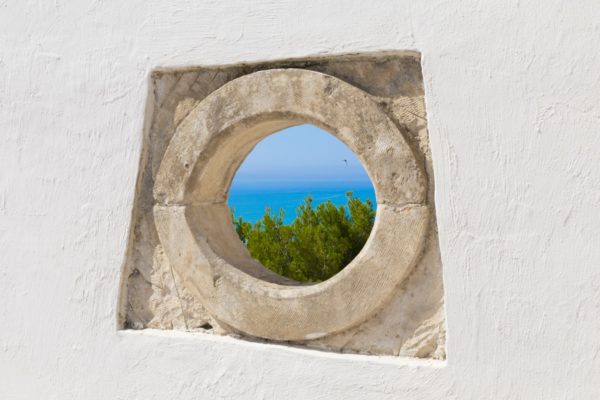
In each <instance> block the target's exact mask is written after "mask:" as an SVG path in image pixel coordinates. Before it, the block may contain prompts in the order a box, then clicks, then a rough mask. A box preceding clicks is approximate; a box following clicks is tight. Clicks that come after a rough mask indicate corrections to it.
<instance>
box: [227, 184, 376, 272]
mask: <svg viewBox="0 0 600 400" xmlns="http://www.w3.org/2000/svg"><path fill="white" fill-rule="evenodd" d="M346 197H347V207H344V206H339V207H336V206H335V205H334V204H333V203H332V202H331V201H327V202H325V203H321V204H319V205H317V206H316V207H314V206H313V199H312V197H310V196H309V197H307V198H306V199H305V201H304V203H303V204H301V205H300V206H299V207H298V212H297V216H296V219H295V220H294V221H293V222H292V224H291V225H285V224H284V223H283V220H284V217H285V214H284V211H283V210H280V211H279V213H278V214H272V213H271V210H270V209H266V210H265V214H264V215H263V217H262V218H261V219H260V220H259V221H257V222H256V223H254V224H250V223H249V222H247V221H244V220H243V218H242V217H238V218H237V219H236V218H235V217H234V218H233V221H234V226H235V230H236V232H237V234H238V236H239V237H240V240H241V241H242V242H243V243H244V244H245V245H246V247H247V248H248V251H249V252H250V254H251V255H252V257H254V258H255V259H257V260H258V261H260V262H261V263H262V264H263V265H264V266H265V267H267V268H269V269H270V270H272V271H274V272H276V273H278V274H280V275H283V276H286V277H288V278H292V279H295V280H298V281H301V282H320V281H323V280H326V279H328V278H330V277H332V276H333V275H335V274H336V273H338V272H339V271H341V270H342V269H343V268H344V267H345V266H346V265H347V264H348V263H350V261H352V259H353V258H354V257H356V255H357V254H358V253H359V252H360V250H361V249H362V247H363V246H364V244H365V242H366V240H367V239H368V237H369V234H370V232H371V229H372V227H373V222H374V219H375V210H374V207H373V203H372V202H371V201H369V200H366V201H364V202H363V201H361V200H360V199H357V198H355V197H353V195H352V193H351V192H348V193H346ZM234 214H235V211H234V210H232V215H234Z"/></svg>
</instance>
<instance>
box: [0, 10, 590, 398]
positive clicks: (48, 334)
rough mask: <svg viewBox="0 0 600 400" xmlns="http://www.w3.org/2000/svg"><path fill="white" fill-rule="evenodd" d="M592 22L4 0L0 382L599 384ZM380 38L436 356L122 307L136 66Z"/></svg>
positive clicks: (409, 392) (111, 392) (137, 138)
mask: <svg viewBox="0 0 600 400" xmlns="http://www.w3.org/2000/svg"><path fill="white" fill-rule="evenodd" d="M599 39H600V3H598V1H597V0H589V1H585V0H578V1H572V2H565V1H562V0H560V1H559V0H537V1H534V0H531V1H489V2H484V1H466V2H461V3H459V2H448V1H398V0H386V1H381V2H378V3H377V4H369V3H368V2H358V1H347V0H346V1H341V0H340V1H329V2H305V1H275V0H260V1H249V2H244V1H241V0H238V1H231V2H224V1H204V2H196V1H179V2H165V1H148V0H132V1H118V2H117V1H112V2H111V1H71V2H66V1H32V0H8V1H0V132H1V136H0V138H1V142H0V250H1V255H0V398H1V399H11V400H12V399H212V398H224V399H237V398H243V399H353V398H356V399H398V398H410V399H577V400H582V399H598V398H600V51H598V49H599V47H598V46H600V44H599V43H600V40H599ZM396 49H414V50H419V51H421V52H422V55H423V71H424V81H425V87H426V101H427V110H428V119H429V129H430V138H431V145H432V150H433V158H434V167H435V173H436V176H435V179H436V188H437V193H436V202H437V212H438V226H439V230H440V240H441V252H442V257H443V265H444V279H445V281H444V283H445V292H446V306H447V323H448V342H447V352H448V360H447V362H445V363H439V362H438V363H432V364H430V363H428V362H425V361H414V360H406V359H394V358H377V357H367V356H350V355H338V354H327V353H319V352H313V351H306V350H301V349H291V348H285V347H282V346H275V345H261V344H253V343H244V342H239V341H235V340H233V339H229V338H221V337H215V336H206V335H193V334H185V333H178V332H152V331H145V332H139V331H137V332H119V331H117V329H116V315H115V313H116V310H117V299H118V289H119V279H120V269H121V265H122V262H123V256H124V251H125V247H126V238H127V229H128V224H129V221H130V212H131V207H132V202H133V195H134V184H135V181H136V174H137V166H138V162H139V155H140V149H141V138H142V130H143V124H144V107H145V104H146V96H147V91H148V76H149V72H150V71H151V70H152V69H153V68H156V67H169V66H186V65H198V64H205V65H210V64H226V63H237V62H241V61H256V60H267V59H278V58H286V57H295V56H306V55H313V54H337V53H346V52H357V51H378V50H396Z"/></svg>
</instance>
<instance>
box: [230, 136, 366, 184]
mask: <svg viewBox="0 0 600 400" xmlns="http://www.w3.org/2000/svg"><path fill="white" fill-rule="evenodd" d="M344 160H346V161H347V163H346V162H345V161H344ZM257 182H263V183H264V182H273V183H275V182H277V183H282V184H286V183H299V182H312V183H318V182H323V183H333V182H364V183H367V184H370V180H369V177H368V175H367V173H366V171H365V170H364V168H363V166H362V164H361V162H360V161H359V160H358V158H357V157H356V156H355V155H354V153H353V152H352V151H351V150H350V149H349V148H348V147H347V146H346V145H345V144H343V143H342V142H341V141H340V140H338V139H337V138H335V137H334V136H333V135H331V134H330V133H328V132H326V131H324V130H322V129H320V128H317V127H315V126H313V125H299V126H294V127H291V128H287V129H284V130H281V131H279V132H277V133H275V134H273V135H271V136H269V137H267V138H265V139H263V140H262V141H261V142H260V143H259V144H258V145H257V146H256V147H255V148H254V150H252V152H251V153H250V154H249V155H248V157H247V158H246V160H244V162H243V164H242V165H241V166H240V169H239V170H238V172H237V174H236V176H235V178H234V181H233V185H234V186H238V185H248V184H253V183H257Z"/></svg>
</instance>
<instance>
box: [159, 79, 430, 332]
mask: <svg viewBox="0 0 600 400" xmlns="http://www.w3.org/2000/svg"><path fill="white" fill-rule="evenodd" d="M305 123H310V124H313V125H315V126H318V127H321V128H323V129H325V130H327V131H328V132H331V133H332V134H333V135H335V136H336V137H337V138H338V139H339V140H341V141H342V142H343V143H345V144H346V145H347V146H348V147H349V148H350V149H351V150H352V151H353V152H354V153H355V154H356V155H357V156H358V158H359V159H360V161H361V162H362V164H363V165H364V166H365V168H366V170H367V172H368V174H369V176H370V177H371V180H372V182H373V184H374V188H375V192H376V198H377V214H376V218H375V223H374V227H373V231H372V233H371V235H370V237H369V239H368V240H367V242H366V244H365V246H364V248H363V249H362V251H361V252H360V253H359V254H358V256H356V257H355V258H354V259H353V260H352V262H351V263H350V264H349V265H347V266H346V267H345V268H344V269H343V270H342V271H341V272H339V273H338V274H336V275H335V276H333V277H332V278H330V279H328V280H326V281H323V282H320V283H317V284H313V285H298V283H297V282H296V281H294V280H291V279H287V278H284V277H282V276H280V275H278V274H276V273H274V272H272V271H271V270H269V269H267V268H265V267H263V266H262V265H261V264H260V263H259V262H257V261H256V260H255V259H253V258H252V257H251V256H250V254H249V253H248V251H247V249H246V248H245V246H244V245H243V244H242V242H241V241H240V240H239V238H238V234H237V233H236V231H235V229H234V227H233V223H232V219H231V213H230V211H229V207H228V205H227V194H228V192H229V189H230V185H231V182H232V179H233V177H234V174H235V172H236V171H237V170H238V168H239V167H240V165H241V163H242V162H243V160H244V159H245V158H246V156H247V155H248V154H249V153H250V151H251V150H252V149H253V148H254V147H255V146H256V144H257V143H258V142H259V141H260V140H261V139H263V138H265V137H267V136H269V135H271V134H272V133H274V132H276V131H278V130H281V129H284V128H287V127H291V126H296V125H299V124H305ZM424 176H425V175H424V173H423V172H422V170H421V169H420V167H419V164H418V163H417V161H416V160H415V157H414V154H413V152H412V150H411V148H410V146H409V145H408V144H407V143H406V141H405V139H404V138H403V136H402V134H401V133H400V132H399V130H398V128H397V127H396V126H395V125H394V123H393V122H392V121H391V120H390V119H389V118H388V117H387V115H386V114H385V113H384V112H383V111H382V110H381V109H380V107H379V105H378V104H377V103H376V101H374V100H373V98H372V97H371V96H369V95H368V94H366V93H365V92H363V91H361V90H359V89H357V88H355V87H353V86H351V85H349V84H347V83H345V82H343V81H341V80H339V79H336V78H333V77H331V76H328V75H325V74H321V73H317V72H312V71H306V70H295V69H286V70H277V69H276V70H267V71H262V72H256V73H253V74H250V75H246V76H243V77H241V78H238V79H235V80H232V81H230V82H229V83H227V84H225V85H224V86H222V87H221V88H220V89H218V90H216V91H214V92H213V93H211V94H210V95H209V96H207V97H206V98H205V99H204V100H203V101H202V102H200V103H199V104H198V105H196V106H195V107H194V108H193V109H192V110H191V111H190V112H189V114H188V115H187V117H186V118H185V119H184V120H183V121H182V122H181V123H180V124H179V126H178V128H177V131H176V132H175V135H174V136H173V138H172V139H171V142H170V143H169V146H168V148H167V150H166V153H165V155H164V158H163V160H162V162H161V165H160V168H159V170H158V174H157V177H156V181H155V185H154V197H155V201H156V205H155V206H154V218H155V223H156V227H157V231H158V235H159V239H160V242H161V244H162V245H163V247H164V249H165V253H166V255H167V257H168V259H169V262H170V264H171V266H172V268H173V270H174V271H175V273H177V274H178V275H179V276H180V278H181V281H182V282H184V284H185V285H186V287H187V289H189V291H190V292H191V293H192V294H193V295H194V296H196V297H197V299H198V300H199V301H200V302H201V303H202V304H203V305H204V307H205V308H206V309H207V310H208V312H210V314H211V315H212V316H213V317H214V318H215V319H217V320H218V321H219V322H221V323H223V324H226V325H228V326H230V327H232V328H233V329H235V330H238V331H240V332H243V333H245V334H248V335H252V336H258V337H262V338H268V339H275V340H304V339H314V338H317V337H322V336H326V335H328V334H331V333H334V332H339V331H341V330H344V329H347V328H350V327H352V326H355V325H357V324H359V323H361V322H363V321H364V320H366V319H367V318H368V317H370V316H372V315H373V313H374V312H375V311H377V310H378V309H379V308H380V307H381V306H382V305H384V304H385V303H386V302H387V301H388V299H389V298H390V296H391V295H392V294H393V293H394V290H395V289H396V287H397V286H398V285H399V284H400V283H401V282H402V281H403V280H404V279H405V278H406V277H407V275H408V274H409V273H410V271H411V269H412V267H413V266H414V264H415V263H416V261H417V259H418V257H419V256H420V254H421V250H422V247H423V242H424V238H425V232H426V230H427V227H428V215H429V212H428V209H427V206H426V205H425V196H426V187H427V183H426V180H425V177H424Z"/></svg>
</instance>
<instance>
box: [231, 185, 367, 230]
mask: <svg viewBox="0 0 600 400" xmlns="http://www.w3.org/2000/svg"><path fill="white" fill-rule="evenodd" d="M346 192H352V193H353V195H354V197H356V198H359V199H361V200H363V201H364V200H366V199H370V200H371V201H372V202H373V206H376V202H375V191H374V190H373V186H372V185H371V182H370V181H346V182H343V181H297V180H295V181H272V180H268V181H245V182H235V181H234V183H233V185H232V186H231V189H230V192H229V207H232V208H234V209H235V216H236V218H237V217H238V216H241V217H242V218H243V219H244V220H246V221H249V222H256V221H257V220H259V219H261V217H262V216H263V215H264V213H265V209H266V208H270V209H271V213H278V212H279V209H283V210H284V211H285V219H284V222H285V223H286V224H289V223H291V222H292V221H293V220H294V218H296V209H297V208H298V206H300V205H301V204H302V203H303V202H304V199H305V198H306V197H307V196H312V198H313V206H316V205H317V204H320V203H324V202H326V201H327V200H331V202H333V204H335V205H346V200H347V198H346Z"/></svg>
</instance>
